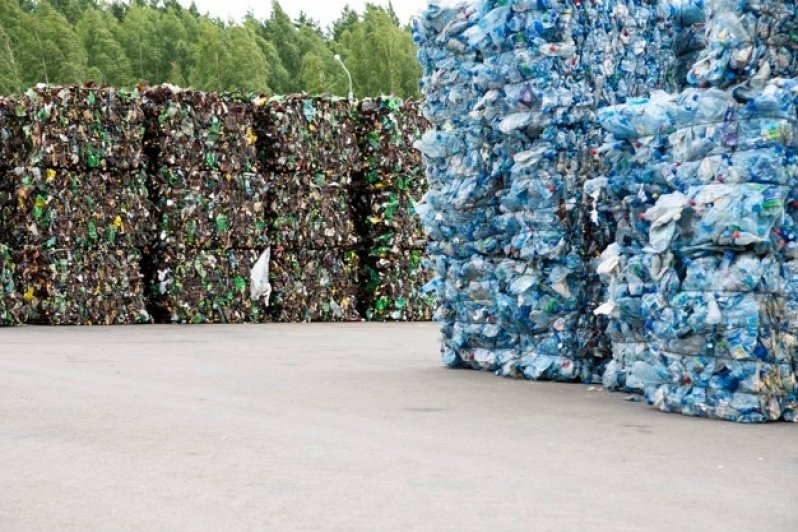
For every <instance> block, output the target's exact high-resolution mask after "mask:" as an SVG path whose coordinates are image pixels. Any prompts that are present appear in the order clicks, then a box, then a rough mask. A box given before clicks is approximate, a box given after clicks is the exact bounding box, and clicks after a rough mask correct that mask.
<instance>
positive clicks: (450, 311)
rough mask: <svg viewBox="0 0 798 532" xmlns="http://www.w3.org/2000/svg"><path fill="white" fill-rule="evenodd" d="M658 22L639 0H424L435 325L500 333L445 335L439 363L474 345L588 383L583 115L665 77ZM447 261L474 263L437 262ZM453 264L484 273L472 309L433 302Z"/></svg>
mask: <svg viewBox="0 0 798 532" xmlns="http://www.w3.org/2000/svg"><path fill="white" fill-rule="evenodd" d="M661 18H662V17H661V16H660V15H659V14H658V11H657V9H656V5H654V4H649V3H647V2H632V1H630V2H609V1H607V2H589V3H583V2H561V3H552V4H547V5H546V6H541V5H539V3H538V2H526V1H523V0H519V1H514V2H494V1H488V0H485V1H477V2H466V3H462V4H460V5H457V6H454V7H448V6H445V5H443V4H441V3H437V2H432V3H431V4H430V6H429V8H428V10H427V11H426V12H425V13H424V14H423V15H422V16H421V17H420V18H419V19H418V20H417V21H416V23H415V27H414V30H415V36H416V40H417V42H418V43H419V45H420V55H419V57H420V60H421V63H422V65H423V66H424V74H425V79H424V81H423V82H422V85H423V88H424V93H425V97H426V103H425V110H426V113H427V116H428V118H430V120H431V121H432V122H433V124H434V125H435V126H436V130H435V131H433V132H430V133H429V134H428V135H427V136H425V139H424V141H423V142H422V143H421V144H420V147H421V149H422V150H423V151H424V153H425V155H426V156H427V161H428V175H429V179H430V186H431V188H432V190H431V192H430V193H429V194H428V196H427V201H426V203H425V205H424V206H423V207H422V212H423V214H424V219H425V222H426V223H427V225H428V230H429V231H430V234H431V236H432V238H433V242H432V244H431V248H430V249H431V251H432V252H433V254H434V255H437V256H438V257H439V260H438V263H439V271H438V273H439V277H438V280H437V281H436V285H437V290H438V293H439V294H444V296H443V297H442V299H443V301H442V302H441V303H442V306H441V311H440V312H439V317H440V318H441V319H442V320H443V321H444V322H445V326H444V331H445V333H446V331H448V330H454V329H455V328H454V324H455V323H458V327H457V328H456V329H457V330H458V331H462V330H466V329H468V330H472V331H477V330H479V331H480V332H481V334H482V333H484V334H487V335H494V338H496V341H497V342H498V343H494V344H492V343H491V342H482V341H481V340H480V339H479V338H478V336H479V335H477V338H476V339H475V343H473V344H469V340H468V339H467V338H460V339H457V340H455V342H454V343H455V345H454V346H453V348H452V349H448V348H445V352H446V357H445V358H446V360H447V362H449V363H453V364H458V363H460V362H462V361H463V359H469V358H473V356H472V355H473V353H469V352H468V351H469V345H475V346H478V347H479V348H487V350H482V351H479V353H478V354H477V356H478V357H481V358H483V359H484V360H486V361H487V362H486V363H477V364H475V365H476V366H478V367H483V368H489V369H495V370H499V372H500V373H502V374H506V375H522V376H525V377H527V378H530V379H554V380H568V381H571V380H580V379H581V380H583V381H589V382H594V381H597V380H599V379H600V375H601V373H602V370H603V366H604V363H605V358H606V355H607V351H608V347H607V342H606V340H605V338H604V336H603V331H602V329H603V323H602V320H601V319H599V318H597V317H596V316H595V315H594V312H593V310H594V307H595V303H594V302H595V301H596V300H598V299H600V297H599V296H600V294H601V293H602V291H603V288H602V284H601V283H600V281H599V278H598V276H597V274H596V271H595V268H596V263H597V261H596V258H597V255H598V254H599V253H600V251H601V250H602V249H603V247H604V246H605V245H606V244H607V243H609V242H610V241H612V239H613V238H614V236H613V235H612V233H611V228H612V225H611V223H610V224H605V223H603V222H602V220H601V216H600V213H602V212H603V213H605V214H611V208H610V206H609V205H607V198H608V196H607V194H606V191H602V187H601V186H596V187H594V188H589V189H588V190H589V192H590V194H587V195H586V194H584V189H585V185H586V184H587V183H588V182H590V181H593V180H595V179H599V178H600V176H601V174H602V171H603V168H602V161H600V160H598V158H597V155H598V152H597V148H598V147H599V146H600V145H601V137H602V135H603V134H602V131H601V128H600V126H599V124H598V122H597V119H596V110H597V108H598V107H599V106H601V105H607V104H609V103H614V102H616V101H624V100H625V99H626V98H630V97H635V96H641V95H647V94H649V93H650V92H651V91H652V90H655V89H669V88H670V86H671V83H672V80H673V75H674V68H675V63H676V61H675V58H674V54H673V51H672V41H671V40H670V38H669V34H668V33H667V32H664V31H663V23H662V22H661ZM594 184H595V183H594ZM600 201H603V202H604V204H603V205H599V204H597V202H600ZM593 213H595V215H594V216H591V214H593ZM447 218H448V220H447ZM447 222H448V224H449V225H448V226H447V225H446V224H447ZM610 222H611V220H610ZM464 231H468V232H469V233H470V234H465V235H464V234H462V232H464ZM458 233H460V234H458ZM447 251H448V252H453V253H454V257H452V256H449V255H447ZM452 258H456V259H459V260H462V259H466V262H467V263H472V264H471V265H470V266H468V267H465V268H460V266H462V265H461V264H453V265H452V266H453V267H449V265H448V264H446V263H447V262H451V260H452ZM474 262H476V263H475V264H473V263H474ZM441 263H443V264H441ZM472 266H473V267H472ZM458 271H460V272H461V273H463V274H466V275H474V274H475V272H477V271H478V272H480V273H479V275H480V276H483V277H482V281H480V284H481V285H482V286H483V288H485V290H483V291H482V292H481V293H482V295H483V296H484V297H485V298H486V300H485V301H482V302H481V304H480V305H478V306H476V307H475V306H474V305H471V304H470V303H469V305H460V304H457V303H450V302H447V298H448V297H449V296H447V295H446V294H449V295H450V296H455V297H461V296H466V293H464V292H461V291H460V290H461V288H462V286H463V284H467V285H468V286H469V287H471V286H475V282H476V279H475V278H466V279H462V280H456V279H453V278H452V276H453V275H456V273H455V272H458ZM447 279H448V280H447ZM458 286H460V287H461V288H458ZM485 303H487V304H485ZM466 324H467V325H468V326H467V327H465V325H466ZM499 331H501V333H499ZM458 336H462V334H459V333H458ZM461 348H462V349H461ZM458 350H460V351H463V353H464V354H463V355H458V354H457V351H458ZM468 365H472V364H468Z"/></svg>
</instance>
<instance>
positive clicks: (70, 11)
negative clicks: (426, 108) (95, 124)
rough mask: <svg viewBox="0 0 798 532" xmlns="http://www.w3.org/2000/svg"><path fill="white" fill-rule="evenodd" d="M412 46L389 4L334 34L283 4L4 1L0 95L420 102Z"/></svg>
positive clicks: (0, 6) (0, 2)
mask: <svg viewBox="0 0 798 532" xmlns="http://www.w3.org/2000/svg"><path fill="white" fill-rule="evenodd" d="M415 54H416V49H415V46H414V44H413V41H412V39H411V37H410V33H409V31H408V29H407V28H404V27H402V26H401V25H400V22H399V19H398V18H397V16H396V14H395V12H394V10H393V7H392V5H391V4H390V3H389V4H388V7H380V6H376V5H373V4H367V6H366V9H365V12H364V13H362V14H359V13H358V12H356V11H354V10H353V9H351V8H350V7H349V6H347V7H345V8H344V9H343V11H342V13H341V15H340V16H339V17H338V19H337V20H336V21H335V22H333V23H332V25H331V26H330V27H329V28H326V29H325V28H322V27H321V25H320V24H319V22H318V21H317V19H315V18H314V17H313V13H301V14H300V15H299V16H298V17H297V18H296V19H293V20H292V19H291V17H290V16H289V15H288V14H287V13H286V12H285V10H284V9H283V8H282V7H281V5H280V3H279V2H278V1H277V0H272V10H271V13H270V15H269V17H268V18H267V19H265V20H258V19H256V18H254V16H251V15H250V16H248V17H246V18H245V19H244V20H243V21H241V22H233V21H229V22H225V21H221V20H219V19H216V18H213V17H210V16H207V15H203V14H201V13H200V12H199V10H198V9H197V7H196V5H194V4H193V3H192V4H190V5H189V4H188V3H186V2H183V1H182V0H0V93H2V94H11V93H19V92H21V91H24V90H25V88H26V87H28V86H30V85H33V84H35V83H39V82H50V83H80V82H83V81H88V80H93V81H97V82H100V83H104V84H109V85H115V86H120V87H129V86H132V85H135V84H137V83H139V82H142V81H146V82H149V83H152V84H156V83H162V82H169V83H173V84H175V85H189V84H190V85H192V86H194V87H196V88H199V89H204V90H211V91H243V92H260V93H266V94H271V93H279V94H287V93H292V92H303V91H304V92H309V93H331V94H335V95H339V96H346V94H347V92H348V90H349V82H348V79H347V76H346V74H345V72H344V71H343V69H342V68H341V66H340V64H339V63H338V62H337V61H336V59H335V56H336V55H340V56H341V58H342V60H343V62H344V63H345V64H346V66H347V67H348V68H349V70H350V71H351V73H352V77H353V82H354V88H355V93H356V95H357V96H358V97H363V96H372V95H379V94H388V93H393V94H396V95H398V96H402V97H417V96H418V79H419V77H420V75H421V72H420V68H419V67H418V65H417V62H416V58H415Z"/></svg>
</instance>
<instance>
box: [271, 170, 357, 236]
mask: <svg viewBox="0 0 798 532" xmlns="http://www.w3.org/2000/svg"><path fill="white" fill-rule="evenodd" d="M344 179H345V178H344ZM269 181H270V193H269V194H270V200H271V201H270V203H269V206H268V210H267V211H268V212H267V218H268V219H269V220H271V222H270V224H271V225H270V228H269V237H270V239H271V241H272V242H273V243H274V244H278V245H281V246H285V247H289V248H293V249H308V250H312V249H320V250H322V249H332V248H341V249H349V248H353V247H355V246H356V245H357V244H358V235H357V231H356V227H355V219H354V216H353V213H352V205H351V200H350V196H349V191H348V190H347V188H346V187H345V186H342V184H341V183H340V182H338V181H337V177H336V180H331V179H327V178H326V177H325V176H324V175H323V174H316V175H315V176H312V177H303V176H293V177H290V178H286V177H285V176H283V175H274V174H273V175H271V176H270V179H269Z"/></svg>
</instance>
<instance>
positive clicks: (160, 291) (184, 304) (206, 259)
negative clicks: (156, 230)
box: [147, 246, 270, 324]
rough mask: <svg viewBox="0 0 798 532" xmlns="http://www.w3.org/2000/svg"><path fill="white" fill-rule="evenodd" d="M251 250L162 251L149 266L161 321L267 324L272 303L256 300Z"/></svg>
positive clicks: (155, 311)
mask: <svg viewBox="0 0 798 532" xmlns="http://www.w3.org/2000/svg"><path fill="white" fill-rule="evenodd" d="M261 254H262V253H261V252H260V251H257V250H251V249H207V250H206V249H192V248H185V247H178V246H175V247H166V248H161V249H158V250H157V251H156V252H155V253H154V254H153V256H152V257H151V258H150V264H148V265H147V268H148V269H149V270H150V272H151V274H150V277H149V283H150V286H149V291H150V298H151V303H152V312H153V314H154V315H155V317H156V320H157V321H158V322H161V323H168V322H172V323H193V324H200V323H263V322H268V321H269V320H270V310H269V308H268V301H267V300H263V299H259V300H253V299H252V298H251V295H250V276H251V273H252V270H253V268H254V267H255V264H256V263H257V262H258V259H259V258H260V257H261Z"/></svg>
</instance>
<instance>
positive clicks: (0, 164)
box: [0, 96, 23, 190]
mask: <svg viewBox="0 0 798 532" xmlns="http://www.w3.org/2000/svg"><path fill="white" fill-rule="evenodd" d="M22 151H23V138H22V127H21V125H20V123H19V120H18V118H17V102H16V100H14V99H13V98H7V97H4V96H3V97H0V154H2V157H0V171H4V170H7V169H8V168H10V167H11V165H12V164H13V163H14V158H15V157H18V156H17V155H15V154H20V153H22ZM2 186H3V184H2V179H0V190H2Z"/></svg>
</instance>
